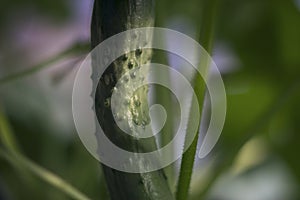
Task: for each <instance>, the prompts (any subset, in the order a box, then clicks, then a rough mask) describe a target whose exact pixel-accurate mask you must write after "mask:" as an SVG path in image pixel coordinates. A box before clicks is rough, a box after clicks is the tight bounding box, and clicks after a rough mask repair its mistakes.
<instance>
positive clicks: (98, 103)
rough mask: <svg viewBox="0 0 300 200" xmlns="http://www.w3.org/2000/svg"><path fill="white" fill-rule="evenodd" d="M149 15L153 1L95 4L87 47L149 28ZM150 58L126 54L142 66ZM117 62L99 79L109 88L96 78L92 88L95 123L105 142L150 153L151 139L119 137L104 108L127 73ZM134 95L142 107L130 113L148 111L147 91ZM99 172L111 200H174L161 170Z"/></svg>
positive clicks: (121, 0)
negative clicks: (114, 36)
mask: <svg viewBox="0 0 300 200" xmlns="http://www.w3.org/2000/svg"><path fill="white" fill-rule="evenodd" d="M153 15H154V1H153V0H95V2H94V9H93V16H92V24H91V45H92V46H91V47H92V48H95V47H96V46H97V45H98V44H99V43H100V42H102V41H103V40H105V39H106V38H108V37H110V36H112V35H115V34H117V33H120V32H122V31H125V30H128V29H131V28H138V27H147V26H153V24H154V17H153ZM150 56H151V50H146V51H144V52H143V56H141V57H139V58H137V57H135V56H134V53H128V55H127V60H130V59H131V58H132V59H136V60H137V62H140V63H144V62H145V59H147V60H146V61H149V57H150ZM121 59H122V58H118V59H117V60H118V61H117V62H114V63H112V64H111V66H109V67H108V69H107V70H106V71H105V72H104V74H103V76H102V77H104V76H105V75H108V76H110V77H112V78H111V81H110V83H109V84H107V82H106V83H105V80H104V79H103V78H100V81H99V83H98V85H94V90H96V97H95V110H96V114H97V118H98V121H99V123H100V124H101V127H102V128H103V130H104V131H105V134H106V135H107V136H108V137H109V139H110V140H111V141H112V142H113V143H115V144H116V145H118V146H119V147H122V148H124V149H126V150H129V151H133V152H147V151H153V150H155V149H156V143H155V140H154V139H153V138H151V139H143V140H135V139H133V138H132V137H131V136H129V135H127V134H124V133H122V132H121V130H120V129H119V128H118V127H117V126H116V123H115V121H114V118H113V116H112V113H111V110H110V109H109V107H107V106H105V101H106V99H107V98H109V97H110V96H111V91H112V89H113V88H114V86H115V84H116V82H117V80H118V78H120V76H121V74H122V73H124V72H125V71H126V69H127V63H126V62H127V61H122V60H121ZM111 75H112V76H111ZM137 95H138V97H139V99H140V101H141V102H142V103H143V104H144V105H145V106H144V107H142V108H134V105H131V106H133V107H132V109H137V110H139V109H144V110H143V111H148V110H147V109H148V106H147V90H143V91H140V92H138V94H137ZM139 111H140V110H139ZM102 168H103V172H104V176H105V179H106V183H107V187H108V190H109V194H110V197H111V199H112V200H171V199H174V198H173V196H172V193H171V191H170V188H169V186H168V183H167V180H166V179H167V178H166V176H165V174H164V172H163V170H158V171H153V172H148V173H126V172H122V171H118V170H115V169H112V168H110V167H108V166H105V165H103V164H102Z"/></svg>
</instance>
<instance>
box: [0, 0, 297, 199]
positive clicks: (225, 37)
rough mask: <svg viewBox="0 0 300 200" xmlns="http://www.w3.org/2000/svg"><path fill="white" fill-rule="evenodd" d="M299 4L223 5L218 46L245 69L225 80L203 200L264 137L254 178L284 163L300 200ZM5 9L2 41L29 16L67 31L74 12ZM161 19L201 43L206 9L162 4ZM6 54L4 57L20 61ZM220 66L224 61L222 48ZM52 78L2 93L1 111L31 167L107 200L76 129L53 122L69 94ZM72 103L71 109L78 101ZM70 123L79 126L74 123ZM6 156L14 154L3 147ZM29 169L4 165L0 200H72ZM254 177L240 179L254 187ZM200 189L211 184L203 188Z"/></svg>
mask: <svg viewBox="0 0 300 200" xmlns="http://www.w3.org/2000/svg"><path fill="white" fill-rule="evenodd" d="M296 2H297V1H296V0H295V1H292V0H263V1H262V0H223V1H220V9H219V13H218V21H217V23H216V31H215V33H216V36H215V44H222V45H226V47H228V48H229V49H230V50H231V51H232V52H233V53H232V54H233V55H231V56H232V57H234V59H235V60H237V61H238V62H237V63H238V64H237V66H231V67H232V70H229V71H224V74H223V78H224V82H225V86H226V90H227V98H228V108H227V118H226V123H225V127H224V131H223V133H222V136H221V138H220V141H219V143H218V145H217V148H216V149H215V150H214V151H213V152H212V155H211V157H212V158H211V160H212V165H211V167H210V168H209V169H208V170H210V173H209V174H208V175H207V176H208V177H206V178H205V180H204V179H201V178H200V181H199V180H198V178H197V177H198V176H197V173H198V171H197V170H198V169H195V171H194V175H193V177H192V185H194V186H193V187H196V188H199V189H197V190H192V192H193V194H192V197H193V198H194V199H200V197H207V199H210V196H211V199H213V194H212V188H213V187H214V185H215V184H216V183H217V182H218V180H220V177H222V176H224V174H226V173H228V171H230V169H231V168H232V166H233V165H234V164H235V161H236V156H237V155H238V154H239V152H240V149H241V148H243V146H244V145H245V144H247V142H248V141H249V140H251V139H252V138H253V137H256V136H261V137H260V138H261V139H262V140H263V141H264V142H263V143H262V144H259V145H266V147H265V148H267V149H268V151H267V155H266V157H264V158H263V159H262V160H261V161H260V163H258V164H255V165H254V166H248V167H250V170H252V171H251V173H254V172H255V171H256V170H258V169H260V168H261V166H262V164H263V163H266V162H267V163H271V162H270V160H272V161H273V160H274V159H273V158H276V160H277V161H278V162H280V163H282V164H283V165H285V166H286V169H287V170H288V173H289V174H291V175H292V178H293V181H295V183H294V184H295V187H296V189H295V191H296V194H295V198H294V199H299V198H300V194H299V192H298V191H300V190H299V185H300V161H299V159H298V152H299V150H300V149H299V147H300V135H299V133H300V124H299V119H300V112H299V111H300V104H299V102H300V92H298V91H300V88H299V79H300V7H299V3H298V4H297V3H296ZM0 4H1V6H0V30H1V40H0V41H5V40H6V38H10V37H9V35H5V34H8V33H6V32H5V30H6V29H8V28H9V27H10V25H11V24H14V23H16V22H18V20H22V18H23V17H24V16H27V15H28V16H30V14H31V13H30V12H34V13H35V14H37V15H40V16H43V17H46V18H51V19H53V20H56V21H57V22H61V21H64V20H65V19H66V18H67V17H69V14H70V12H71V10H72V9H74V7H73V6H72V5H71V4H72V2H71V1H50V0H30V1H21V0H14V1H8V0H2V1H1V3H0ZM297 5H298V6H297ZM156 10H157V20H156V24H157V25H158V26H162V27H168V26H170V24H169V22H170V21H171V20H174V19H178V18H183V19H185V21H187V22H188V23H190V24H191V25H192V27H193V30H194V32H196V33H195V34H194V35H193V34H191V33H190V32H189V31H187V32H186V33H187V34H189V35H192V36H193V37H194V38H198V35H199V32H200V28H199V27H200V24H199V22H200V21H201V19H200V16H201V13H199V11H200V10H201V9H199V4H198V1H197V0H190V1H189V2H183V1H170V0H164V1H156ZM19 14H21V15H19ZM18 16H22V18H18ZM58 24H59V23H58ZM178 26H179V25H178ZM20 31H22V30H20ZM180 31H182V32H184V31H183V30H180ZM2 33H3V34H2ZM5 44H9V42H8V41H6V42H5ZM0 46H2V45H0ZM216 46H217V45H216ZM8 47H9V46H8ZM5 48H6V49H1V51H2V52H5V51H9V52H10V51H12V50H11V49H9V48H7V46H5ZM13 50H14V49H13ZM1 51H0V52H1ZM28 51H30V49H28ZM62 52H64V51H62ZM21 54H22V53H21ZM213 56H218V51H217V48H216V49H215V51H213ZM22 58H23V57H22V55H21V56H20V58H19V60H18V61H19V62H20V63H25V66H28V65H27V64H26V61H27V60H26V59H25V58H24V60H22ZM10 59H13V58H11V57H10ZM6 60H9V59H6V58H2V57H1V58H0V65H1V67H0V73H1V74H0V79H2V78H3V77H6V75H7V74H8V73H6V72H7V71H10V70H9V68H10V67H11V66H9V65H8V66H7V63H5V62H4V61H6ZM232 65H233V64H232ZM221 67H222V66H221ZM20 69H22V66H21V67H20ZM21 71H22V70H21ZM36 72H38V71H36ZM50 74H51V73H50ZM40 76H41V77H42V78H40ZM48 76H50V75H49V73H48V74H47V75H46V76H45V74H42V75H41V74H39V73H37V74H34V75H31V76H28V77H26V78H19V79H17V80H14V81H12V82H9V83H7V84H5V85H0V107H1V108H3V111H4V114H5V115H6V118H7V119H8V122H9V123H10V126H11V129H12V130H13V132H14V133H15V138H16V141H17V143H18V146H19V147H20V149H21V152H22V153H23V154H24V155H26V156H27V157H28V158H29V159H30V160H32V161H33V162H35V163H38V164H39V165H40V166H43V167H45V168H47V169H48V170H50V171H51V172H53V173H55V174H57V175H58V176H60V177H62V178H63V179H64V180H65V181H67V182H69V183H71V184H72V185H73V186H74V187H75V188H78V189H79V190H80V191H81V192H83V193H85V194H87V196H89V197H90V198H91V199H107V194H106V192H105V184H104V182H103V181H104V180H103V178H101V177H102V176H101V171H100V168H99V165H98V163H97V161H95V160H94V159H93V158H92V157H91V156H90V155H89V154H88V152H87V151H86V150H85V148H84V146H83V145H82V144H81V142H80V140H79V138H78V137H77V136H76V133H75V129H74V127H71V128H70V127H67V128H66V127H64V126H62V124H63V123H67V122H65V121H63V122H60V120H61V118H60V119H56V117H57V115H54V116H53V113H54V111H53V109H54V108H55V107H56V106H58V105H59V101H60V100H61V99H56V96H57V95H61V93H59V92H58V91H59V86H60V85H58V86H57V85H53V84H51V82H50V83H48V82H46V83H47V84H50V86H45V84H46V83H45V80H44V79H45V77H48ZM48 78H49V77H48ZM47 84H46V85H47ZM57 90H58V91H57ZM69 90H70V91H71V88H69ZM65 95H67V94H65ZM67 102H68V103H69V104H70V100H69V101H67ZM62 107H63V106H62ZM61 112H63V111H61ZM69 112H70V110H69ZM67 116H69V117H70V118H71V114H70V113H69V115H67ZM1 131H2V130H1ZM1 134H3V132H2V133H1ZM0 147H1V149H2V148H5V147H4V146H3V141H2V140H1V145H0ZM261 154H263V153H261ZM256 156H257V157H259V156H260V155H259V154H257V155H256ZM246 159H248V160H253V159H255V158H254V157H253V156H252V157H248V158H246ZM201 167H202V166H200V168H201ZM22 168H23V167H22V166H20V169H15V168H12V166H11V164H10V163H8V162H7V159H5V158H4V157H1V156H0V199H49V200H50V199H58V200H59V199H69V197H68V196H67V195H66V194H65V193H64V192H62V191H60V190H57V188H55V187H53V186H50V185H49V184H48V183H47V182H44V181H42V180H41V179H39V178H37V177H36V176H32V174H31V173H28V172H26V170H25V173H20V172H19V171H20V170H21V171H22ZM248 170H249V168H248ZM247 172H248V173H249V171H243V172H242V173H240V174H237V175H235V176H236V177H245V176H246V175H245V174H247ZM243 175H244V176H243ZM199 182H204V183H207V184H206V185H204V186H203V184H202V185H201V184H198V183H199ZM286 184H289V183H286ZM297 192H298V193H297ZM218 199H223V198H222V197H218ZM224 199H225V198H224Z"/></svg>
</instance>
